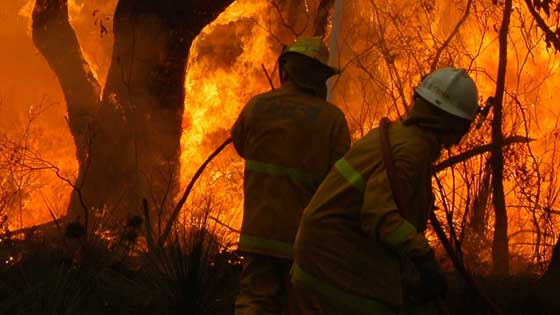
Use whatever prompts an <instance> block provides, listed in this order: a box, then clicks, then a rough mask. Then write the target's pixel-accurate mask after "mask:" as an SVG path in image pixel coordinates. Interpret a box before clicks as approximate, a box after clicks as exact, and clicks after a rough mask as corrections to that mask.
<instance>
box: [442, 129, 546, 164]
mask: <svg viewBox="0 0 560 315" xmlns="http://www.w3.org/2000/svg"><path fill="white" fill-rule="evenodd" d="M534 140H535V139H531V138H527V137H523V136H512V137H509V138H506V139H504V141H503V142H502V147H507V146H510V145H512V144H516V143H529V142H532V141H534ZM494 149H495V145H494V144H493V143H490V144H485V145H482V146H480V147H476V148H474V149H471V150H468V151H466V152H463V153H461V154H458V155H455V156H453V157H450V158H449V159H447V160H445V161H442V162H440V163H438V164H437V165H435V166H434V172H441V171H443V170H444V169H446V168H449V167H452V166H453V165H455V164H459V163H461V162H464V161H466V160H468V159H471V158H473V157H475V156H477V155H481V154H484V153H488V152H492V151H493V150H494Z"/></svg>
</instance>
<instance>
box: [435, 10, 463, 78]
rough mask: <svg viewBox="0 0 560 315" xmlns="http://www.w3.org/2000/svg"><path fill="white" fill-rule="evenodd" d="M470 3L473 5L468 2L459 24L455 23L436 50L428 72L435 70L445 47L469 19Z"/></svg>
mask: <svg viewBox="0 0 560 315" xmlns="http://www.w3.org/2000/svg"><path fill="white" fill-rule="evenodd" d="M472 3H473V0H468V2H467V8H466V9H465V13H464V14H463V16H462V17H461V19H460V20H459V22H457V25H455V28H454V29H453V31H452V32H451V34H449V37H447V39H446V40H445V42H443V44H442V45H441V47H439V48H438V50H437V51H436V55H435V57H434V61H433V62H432V65H431V66H430V69H431V71H430V72H433V71H434V70H436V67H437V65H438V62H439V58H440V57H441V54H442V53H443V51H444V50H445V49H446V48H447V46H449V43H451V40H453V37H455V35H457V33H458V32H459V30H460V29H461V26H463V24H464V23H465V21H467V18H468V17H469V14H470V12H471V7H472Z"/></svg>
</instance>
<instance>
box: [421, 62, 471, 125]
mask: <svg viewBox="0 0 560 315" xmlns="http://www.w3.org/2000/svg"><path fill="white" fill-rule="evenodd" d="M415 91H416V93H417V94H418V95H419V96H420V97H422V98H423V99H425V100H426V101H428V102H429V103H430V104H432V105H434V106H435V107H437V108H439V109H441V110H443V111H445V112H448V113H450V114H452V115H454V116H458V117H461V118H464V119H467V120H473V119H474V118H475V117H476V114H477V113H478V111H479V107H478V91H477V89H476V85H475V83H474V81H473V79H472V78H471V77H470V76H469V75H468V74H467V71H465V69H457V68H441V69H439V70H436V71H435V72H433V73H431V74H429V75H428V76H427V77H426V78H425V79H424V80H423V81H422V83H421V84H420V85H419V86H418V87H416V89H415Z"/></svg>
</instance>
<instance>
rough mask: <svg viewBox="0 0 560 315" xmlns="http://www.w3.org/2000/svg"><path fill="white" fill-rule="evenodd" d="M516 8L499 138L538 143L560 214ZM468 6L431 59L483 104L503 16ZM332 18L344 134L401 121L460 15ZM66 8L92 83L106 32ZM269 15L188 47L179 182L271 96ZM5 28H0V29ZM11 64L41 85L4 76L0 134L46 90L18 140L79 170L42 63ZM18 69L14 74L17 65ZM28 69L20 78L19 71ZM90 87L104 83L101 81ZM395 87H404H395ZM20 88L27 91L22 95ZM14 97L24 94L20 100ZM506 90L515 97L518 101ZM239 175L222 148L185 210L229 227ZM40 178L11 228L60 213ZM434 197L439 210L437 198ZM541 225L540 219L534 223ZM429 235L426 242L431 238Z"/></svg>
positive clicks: (56, 193)
mask: <svg viewBox="0 0 560 315" xmlns="http://www.w3.org/2000/svg"><path fill="white" fill-rule="evenodd" d="M98 2H99V3H98V6H100V9H101V12H102V14H101V17H102V19H104V20H103V21H105V26H110V24H111V23H110V16H111V14H112V12H113V11H114V8H115V5H116V2H117V1H116V0H107V1H98ZM33 3H34V1H32V0H29V1H26V2H25V3H24V4H23V5H19V6H18V7H17V12H18V14H19V17H20V19H23V20H24V22H27V23H29V20H30V18H29V17H30V16H31V13H32V10H33ZM515 3H516V9H515V11H514V18H513V19H512V26H511V33H510V46H509V48H510V49H509V58H508V69H507V70H508V76H507V95H506V102H505V112H504V113H505V120H504V121H505V124H504V128H503V129H504V132H505V133H506V134H508V135H513V134H519V135H523V136H525V135H526V136H529V137H531V138H534V139H537V141H535V142H534V143H532V144H531V150H532V153H533V155H534V156H535V157H536V159H537V160H538V162H539V163H540V166H539V172H540V173H541V181H542V187H541V196H540V198H541V200H540V202H539V203H540V204H541V205H542V204H547V206H549V207H552V208H555V207H558V206H559V201H557V200H555V199H554V197H555V194H554V189H557V188H556V186H557V185H558V183H557V182H556V180H555V177H554V175H555V173H554V172H557V170H556V169H557V165H558V163H559V161H558V157H557V153H556V150H558V148H557V144H558V128H559V126H558V117H559V115H560V106H559V105H558V104H556V100H558V99H560V86H559V85H560V63H559V60H558V58H557V57H556V55H555V54H554V53H553V51H552V50H551V49H548V48H546V45H545V44H544V43H543V40H542V35H541V33H540V31H537V30H536V26H535V25H534V24H528V21H530V20H531V17H530V14H529V12H527V10H526V9H525V5H524V4H523V2H522V1H515ZM374 4H377V8H375V7H373V5H374ZM3 5H4V4H3ZM314 6H316V3H315V2H314V1H305V5H304V11H305V12H301V13H302V14H304V13H306V14H311V13H312V12H313V7H314ZM475 6H476V7H473V8H472V9H471V10H472V11H471V15H470V16H469V17H468V18H467V20H466V22H465V24H464V25H463V26H462V28H461V29H460V31H459V32H458V33H457V35H456V36H455V37H454V39H453V40H452V41H451V42H450V43H449V47H448V49H447V50H446V51H444V52H443V54H442V57H441V58H442V59H441V61H442V63H447V62H452V63H453V64H454V65H457V66H462V67H465V68H468V69H469V70H470V72H471V74H472V75H473V77H474V78H475V81H476V82H477V85H478V87H479V94H480V96H481V101H484V100H485V99H486V98H487V97H489V96H492V95H493V94H494V93H495V86H496V84H495V80H496V76H497V64H498V56H499V51H498V41H497V36H498V34H497V28H498V27H499V25H500V23H501V16H500V14H498V13H497V12H499V10H496V8H497V7H496V6H494V5H492V3H491V1H486V2H485V1H482V2H479V1H476V2H475ZM96 9H97V8H96ZM343 10H344V14H342V20H341V30H340V31H339V32H337V34H339V36H340V37H339V38H337V39H336V40H335V42H336V43H337V44H336V45H334V46H333V48H335V49H337V50H338V51H337V54H336V55H337V56H338V57H339V60H337V63H338V64H339V65H340V67H341V68H343V69H344V73H343V74H342V75H341V76H340V77H339V78H338V79H336V83H335V84H333V86H334V90H333V99H332V100H333V102H334V103H336V104H338V105H339V106H340V107H341V108H342V109H343V110H344V111H345V113H346V115H347V118H348V121H349V124H350V126H351V128H352V130H353V134H354V138H359V137H360V136H361V135H363V134H365V133H366V132H368V131H369V130H370V129H371V128H373V127H375V126H376V124H377V121H378V120H379V119H380V118H381V117H382V116H386V115H389V116H391V117H396V116H398V115H399V114H400V115H403V114H404V112H405V111H404V108H403V105H404V102H407V103H408V102H410V95H412V93H413V88H414V86H415V85H416V84H417V83H418V81H419V80H420V78H421V76H422V75H423V74H426V72H427V71H428V69H429V63H430V61H431V59H430V58H432V57H433V56H434V53H435V51H436V50H437V49H438V48H439V47H441V45H442V43H443V42H444V41H445V39H446V38H447V37H448V36H449V35H450V34H451V32H452V30H453V27H450V26H454V25H455V24H456V23H457V21H458V20H459V19H460V18H461V17H462V14H463V10H464V3H463V5H462V6H456V5H455V2H453V3H451V2H445V1H420V2H419V1H412V0H406V1H368V0H357V1H351V2H344V5H343ZM69 11H70V18H71V23H72V25H73V26H74V28H75V30H76V32H77V34H78V37H79V40H80V43H81V45H82V50H83V52H84V55H85V56H86V59H87V60H88V62H89V64H90V65H92V70H93V71H94V73H95V74H96V77H97V78H99V79H100V81H102V80H104V78H105V77H106V73H107V70H108V67H109V63H110V54H111V46H112V36H111V34H109V35H108V36H107V37H105V38H102V39H101V38H100V35H99V28H98V26H99V25H98V24H96V20H95V19H96V18H99V16H98V17H92V16H91V12H92V7H91V6H89V5H88V4H85V2H82V1H77V0H70V1H69ZM271 11H273V10H271V7H270V3H269V1H267V0H238V1H235V2H234V3H233V4H232V5H231V6H230V7H228V8H227V9H226V10H225V11H224V12H223V13H222V14H220V16H219V17H218V18H217V19H216V20H215V21H214V22H212V23H211V24H210V25H208V26H207V27H206V28H205V29H204V30H203V31H202V33H201V34H200V35H199V36H198V37H197V39H196V40H195V41H194V42H193V44H192V47H191V51H190V56H189V60H188V70H187V74H186V83H185V90H186V95H187V96H186V99H185V114H184V118H183V128H184V134H183V136H182V139H181V148H182V153H181V181H182V182H181V184H182V185H183V186H185V185H186V184H187V182H188V180H189V179H190V178H191V176H192V175H193V174H194V173H195V171H196V170H197V168H198V167H199V165H200V164H201V163H202V162H203V161H204V160H205V159H206V157H207V156H208V155H209V154H210V153H211V152H212V151H213V150H214V149H215V148H216V147H217V146H218V145H219V144H221V143H222V142H223V141H224V140H225V139H226V138H228V137H229V129H230V127H231V126H232V124H233V123H234V121H235V119H236V117H237V115H238V114H239V112H240V110H241V109H242V108H243V106H244V105H245V104H246V103H247V102H248V101H249V100H250V99H251V97H253V96H254V95H256V94H259V93H262V92H265V91H267V90H269V89H270V86H269V84H268V81H267V78H266V76H265V73H264V72H263V70H262V67H261V65H264V66H265V68H266V69H268V70H269V72H270V73H274V69H275V67H276V60H277V56H278V52H279V51H280V47H281V45H282V43H281V42H279V41H278V40H277V38H287V37H289V36H285V35H286V34H278V33H281V32H287V30H286V29H283V28H282V27H270V25H272V24H274V23H277V24H279V21H278V17H277V16H273V14H272V15H271ZM391 17H392V18H396V20H393V19H392V18H391ZM107 18H108V19H109V20H106V19H107ZM522 21H523V22H522ZM97 22H99V21H97ZM12 23H14V25H15V26H14V30H16V31H14V32H15V33H17V34H16V35H11V36H12V37H13V36H17V38H18V46H17V47H14V49H11V50H12V51H16V50H17V51H29V52H31V51H34V49H33V46H32V43H31V39H30V38H29V29H28V28H27V29H26V27H28V26H24V25H22V23H21V21H15V20H14V21H12ZM18 23H19V24H18ZM3 31H4V32H5V31H6V30H0V32H3ZM26 31H27V36H26V35H25V32H26ZM291 35H293V34H291ZM381 35H382V36H381ZM381 44H384V45H385V46H381ZM526 44H528V45H526ZM529 50H530V51H529ZM23 57H24V58H26V59H23V60H25V62H26V63H30V64H33V65H34V68H36V72H38V73H39V75H38V76H37V77H36V78H34V77H30V76H23V75H20V76H18V75H17V73H19V72H18V71H16V69H15V68H10V67H9V65H6V67H7V69H10V75H12V74H14V75H16V77H17V79H18V80H19V82H33V83H34V84H33V85H32V86H35V87H36V86H41V89H40V91H35V90H34V89H33V88H30V87H29V86H23V84H21V83H19V85H17V86H16V85H14V84H13V83H11V84H4V83H6V82H8V83H9V81H8V80H7V79H5V78H0V86H14V91H15V92H14V93H15V95H18V97H15V96H14V97H9V98H8V99H9V100H8V101H9V103H13V104H8V102H6V101H4V102H3V103H2V104H3V105H4V104H8V106H0V110H1V111H2V115H1V116H0V117H11V118H12V119H13V117H18V118H17V119H14V121H16V122H15V123H10V122H6V121H4V119H0V131H1V132H2V133H6V134H10V135H11V136H12V138H13V139H18V137H19V138H21V135H22V134H23V132H24V131H25V130H22V129H21V128H18V126H20V127H21V126H25V121H26V119H27V117H28V115H27V114H26V113H24V111H23V110H22V109H21V108H29V105H30V104H37V103H38V100H41V99H42V98H41V97H43V95H44V94H47V95H49V99H51V100H54V101H50V102H47V103H49V104H51V106H50V107H48V108H49V109H48V110H45V111H44V112H43V113H42V114H41V115H42V116H40V118H38V119H37V120H36V121H35V123H34V125H33V126H34V127H33V128H32V130H31V131H32V134H33V137H31V138H30V139H33V140H32V141H31V142H29V144H30V146H31V147H32V148H33V150H34V151H36V152H38V153H39V154H40V155H41V156H42V157H43V158H44V159H45V160H49V161H56V164H57V165H58V166H59V167H60V168H61V169H62V170H63V174H65V176H68V177H70V178H72V176H75V174H76V169H77V164H76V161H75V159H74V148H73V143H72V139H71V136H70V135H69V132H68V130H67V127H66V123H65V121H64V113H65V109H64V104H63V101H62V100H63V97H62V94H61V92H60V88H59V87H58V84H57V83H56V80H55V79H54V77H53V74H52V72H50V70H49V69H48V67H47V65H46V63H45V61H44V60H43V59H42V58H41V57H40V56H37V55H36V54H35V55H34V54H31V53H29V54H26V55H24V56H23ZM2 60H3V61H5V62H7V63H8V62H17V61H15V59H14V57H13V56H3V58H2ZM17 64H18V65H20V66H21V67H24V66H25V65H24V64H22V62H21V61H20V62H19V63H17ZM23 69H25V68H23ZM366 70H367V71H366ZM27 71H28V72H31V70H29V69H28V70H27ZM100 84H101V86H103V84H104V82H100ZM399 89H401V90H402V91H401V92H402V93H399V91H398V90H399ZM0 92H2V93H5V92H4V91H0ZM28 94H29V97H26V98H24V97H23V96H27V95H28ZM0 95H2V94H0ZM20 95H23V96H22V97H21V98H20ZM512 95H516V98H513V97H512ZM22 104H25V106H22ZM521 109H522V110H523V114H524V115H522V114H521V113H522V112H521ZM523 116H524V117H523ZM525 122H527V123H528V124H529V125H530V128H529V132H528V133H527V134H525V131H524V129H523V128H522V127H523V124H524V123H525ZM489 141H490V133H489V129H488V124H486V125H485V127H483V129H482V130H480V131H475V132H473V133H472V134H471V135H470V136H469V138H468V139H467V140H466V141H465V144H464V145H463V147H462V148H461V149H465V148H467V147H468V146H469V145H474V144H477V143H478V144H480V143H488V142H489ZM527 150H528V149H527V147H526V146H517V147H515V151H516V152H517V151H519V152H518V155H519V156H516V155H515V154H513V153H516V152H513V153H512V152H510V154H509V155H508V156H510V158H509V160H508V162H509V163H510V164H509V165H513V164H512V163H513V162H515V163H516V165H517V166H518V167H521V166H523V165H525V166H526V167H527V168H528V169H530V168H531V167H532V165H531V163H532V160H531V159H530V158H528V153H527V152H528V151H527ZM510 151H511V150H510ZM524 159H525V160H524ZM483 161H484V160H483V159H482V158H477V159H473V160H472V161H469V162H468V163H466V164H465V167H467V168H468V169H469V171H470V172H471V173H469V174H472V173H473V172H474V171H475V170H476V169H477V168H478V167H479V166H480V163H482V162H483ZM242 169H243V161H242V160H241V159H240V158H239V157H238V156H237V154H236V153H235V151H234V150H233V148H231V147H230V148H229V149H228V150H226V151H225V152H224V153H223V154H222V155H221V156H220V157H219V158H218V159H216V161H214V162H213V163H212V165H211V166H210V167H209V169H208V170H207V171H206V173H205V175H204V177H203V178H202V179H201V181H200V183H199V184H198V186H197V188H196V190H195V192H194V195H193V196H192V198H191V199H190V203H189V209H192V208H200V207H202V206H201V205H206V206H211V207H212V208H213V209H215V213H214V214H213V217H214V218H215V219H217V220H218V221H220V222H223V223H225V224H227V225H230V226H231V227H232V228H234V229H236V228H238V227H239V225H240V220H241V206H242V203H243V196H242V192H241V187H242V186H241V184H242ZM44 173H45V172H43V173H41V175H37V176H35V175H34V177H32V178H30V179H29V180H28V182H26V184H29V185H30V186H32V187H35V188H36V189H33V190H30V191H26V195H25V196H24V197H22V198H20V200H21V203H19V205H18V206H17V207H16V208H17V209H16V210H14V213H18V212H21V213H22V217H23V222H18V225H22V226H26V225H31V224H35V223H39V222H45V221H49V220H51V216H50V214H49V212H48V211H45V210H43V209H45V207H47V205H48V207H49V208H51V209H54V213H55V215H58V216H59V215H61V214H62V213H63V211H64V210H65V207H66V203H67V202H68V197H69V193H70V188H69V187H67V186H66V185H65V184H63V183H61V182H60V181H59V180H58V179H57V178H56V176H54V175H53V174H52V173H48V172H47V173H45V174H44ZM455 175H457V174H455ZM516 176H517V177H518V175H516V173H515V172H514V171H513V170H510V171H508V173H506V182H505V185H506V190H507V196H506V198H507V200H506V201H507V204H508V205H509V206H510V208H509V216H510V217H509V220H510V224H509V231H508V233H509V235H510V242H511V243H510V246H511V249H512V253H513V254H514V255H516V256H520V257H526V258H527V259H531V258H530V257H532V255H534V254H535V253H534V247H533V246H532V245H523V244H526V243H532V242H534V240H533V239H534V238H535V231H533V228H532V227H528V226H529V225H531V224H532V223H531V222H532V221H533V220H534V218H533V217H532V216H531V213H530V211H528V209H529V208H530V207H531V206H534V203H531V202H528V201H527V200H525V199H523V198H522V197H521V192H520V185H519V180H517V181H516ZM532 178H533V179H534V176H533V177H532ZM0 179H1V180H2V183H5V182H6V179H5V178H0ZM442 182H443V185H444V187H445V188H446V191H448V192H450V191H452V190H453V191H454V193H455V195H454V196H455V198H454V200H455V203H454V204H453V210H454V211H455V215H454V217H453V221H454V223H455V225H456V226H457V227H459V226H461V224H462V218H463V214H464V213H465V209H467V208H468V207H470V205H468V204H467V201H469V200H470V201H469V202H471V201H472V199H469V198H470V197H472V196H469V194H471V193H472V191H471V190H469V188H472V187H469V185H467V183H466V182H465V179H464V178H458V176H455V177H454V176H453V173H451V172H450V171H447V172H444V173H442ZM37 187H39V188H37ZM208 198H210V199H211V200H210V199H208ZM205 202H207V203H205ZM438 203H439V205H440V207H441V206H442V197H441V196H439V201H438ZM517 206H519V208H518V207H517ZM38 209H41V210H38ZM539 211H541V210H539ZM189 215H192V213H190V212H188V211H185V213H183V218H182V219H183V220H186V219H187V217H188V216H189ZM540 220H544V217H543V218H540ZM16 221H17V220H16ZM492 221H493V217H492V215H489V217H488V220H487V222H486V223H487V227H488V231H487V235H486V236H481V237H488V236H489V235H491V232H492V224H493V222H492ZM550 221H551V225H552V226H553V228H552V230H548V231H547V233H548V234H550V235H555V234H554V233H553V232H554V231H558V227H559V224H560V222H558V221H559V218H558V216H556V217H555V216H551V217H550ZM530 223H531V224H530ZM554 229H556V230H554ZM545 238H546V242H550V241H551V240H552V239H553V237H552V236H546V237H545ZM430 239H431V240H434V239H433V237H430ZM486 244H488V243H486ZM480 251H481V253H482V254H481V256H480V257H481V259H482V261H488V260H489V259H490V253H489V249H488V248H483V249H481V250H480Z"/></svg>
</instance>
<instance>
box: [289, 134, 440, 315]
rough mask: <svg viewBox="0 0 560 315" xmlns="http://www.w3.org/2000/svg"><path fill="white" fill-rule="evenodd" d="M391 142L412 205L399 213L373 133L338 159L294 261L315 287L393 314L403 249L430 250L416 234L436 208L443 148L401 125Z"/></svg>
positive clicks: (308, 213)
mask: <svg viewBox="0 0 560 315" xmlns="http://www.w3.org/2000/svg"><path fill="white" fill-rule="evenodd" d="M389 139H390V143H391V151H392V153H393V157H394V162H395V167H396V169H397V171H398V182H399V184H400V185H401V188H402V192H403V194H404V197H405V198H406V200H407V202H406V204H407V205H409V208H408V209H401V211H400V212H399V210H398V209H397V206H396V204H395V201H394V198H393V194H392V191H391V187H390V183H389V180H388V177H387V173H386V171H385V168H384V166H383V160H382V154H381V143H380V138H379V130H378V129H374V130H373V131H371V132H370V133H368V134H367V135H366V136H365V137H364V138H362V139H361V140H360V141H358V142H357V143H355V144H354V146H353V147H352V149H350V151H349V152H348V153H347V154H346V155H345V156H344V158H342V159H340V160H339V161H337V162H336V164H335V167H334V168H333V169H332V170H331V172H330V173H329V174H328V176H327V177H326V178H325V180H324V181H323V182H322V183H321V185H320V187H319V188H318V190H317V192H316V193H315V195H314V196H313V198H312V200H311V201H310V203H309V205H308V206H307V208H306V209H305V211H304V214H303V216H302V221H301V224H300V228H299V231H298V234H297V237H296V242H295V248H294V260H295V264H297V266H299V268H300V269H301V270H302V271H303V272H305V273H306V274H309V275H313V277H314V278H315V279H316V281H317V282H320V283H322V284H320V285H318V286H329V287H334V288H337V289H338V290H340V291H341V292H344V293H345V294H346V295H349V296H354V297H355V298H356V299H365V300H368V301H375V302H378V303H381V304H383V305H385V306H386V307H387V308H389V309H392V310H394V309H398V308H399V307H400V305H401V304H402V299H401V293H402V292H401V275H400V259H401V257H400V255H399V252H406V253H411V252H428V251H429V250H430V249H429V246H428V244H427V242H426V240H425V238H424V237H423V236H422V235H421V234H419V233H417V231H422V230H424V228H425V226H426V221H427V218H428V213H429V211H431V209H432V206H433V198H432V193H431V165H432V162H433V160H434V159H436V158H437V155H438V153H439V144H438V142H437V141H436V138H435V136H434V135H433V134H432V133H429V132H426V131H423V130H421V129H420V128H418V127H415V126H403V125H402V123H395V124H393V125H392V126H391V128H390V129H389ZM401 213H402V215H401ZM292 281H294V282H297V281H298V280H297V278H294V275H292ZM317 291H318V292H319V291H320V290H317ZM319 293H320V292H319ZM347 307H348V308H349V313H352V314H354V313H356V314H358V313H361V311H360V309H356V308H352V307H351V305H347ZM350 310H352V311H350ZM365 313H366V314H367V312H365Z"/></svg>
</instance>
